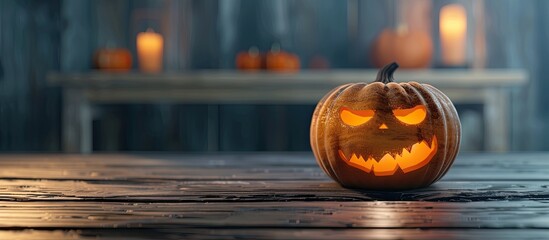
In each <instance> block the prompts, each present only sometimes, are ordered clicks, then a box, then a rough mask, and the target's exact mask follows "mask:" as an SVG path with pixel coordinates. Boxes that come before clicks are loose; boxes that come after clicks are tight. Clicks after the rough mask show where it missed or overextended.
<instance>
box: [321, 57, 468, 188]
mask: <svg viewBox="0 0 549 240" xmlns="http://www.w3.org/2000/svg"><path fill="white" fill-rule="evenodd" d="M397 68H398V65H397V64H396V63H392V64H389V65H387V66H385V67H384V68H383V69H381V70H380V72H379V73H378V76H377V79H376V80H375V81H374V82H372V83H351V84H346V85H342V86H339V87H337V88H335V89H333V90H332V91H331V92H329V93H328V94H327V95H326V96H325V97H324V98H323V99H322V100H321V101H320V102H319V103H318V105H317V107H316V109H315V112H314V114H313V118H312V122H311V147H312V149H313V153H314V155H315V157H316V159H317V162H318V164H319V165H320V167H321V168H322V169H323V170H324V171H325V172H326V173H327V174H328V175H329V176H330V177H331V178H332V179H334V180H335V181H337V182H339V183H340V184H341V185H343V186H345V187H350V188H366V189H386V190H388V189H412V188H419V187H426V186H429V185H431V184H432V183H434V182H436V181H437V180H439V179H440V178H441V177H442V176H443V175H444V174H445V173H446V171H448V169H449V168H450V166H451V165H452V163H453V161H454V159H455V157H456V155H457V152H458V149H459V142H460V136H461V124H460V121H459V117H458V115H457V112H456V109H455V108H454V105H453V104H452V102H451V101H450V100H449V99H448V97H446V95H444V94H443V93H442V92H440V91H439V90H438V89H436V88H434V87H433V86H431V85H428V84H420V83H417V82H407V83H395V82H393V73H394V71H395V70H396V69H397Z"/></svg>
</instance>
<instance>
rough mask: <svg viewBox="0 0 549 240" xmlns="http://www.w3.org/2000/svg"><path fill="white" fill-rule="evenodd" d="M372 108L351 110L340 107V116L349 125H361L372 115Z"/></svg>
mask: <svg viewBox="0 0 549 240" xmlns="http://www.w3.org/2000/svg"><path fill="white" fill-rule="evenodd" d="M374 113H375V112H374V111H373V110H352V109H349V108H345V107H344V108H341V113H340V117H341V120H342V121H343V123H345V124H347V125H349V126H358V125H362V124H364V123H366V122H368V121H370V119H372V118H373V117H374Z"/></svg>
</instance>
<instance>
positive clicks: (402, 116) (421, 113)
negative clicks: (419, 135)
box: [393, 105, 427, 125]
mask: <svg viewBox="0 0 549 240" xmlns="http://www.w3.org/2000/svg"><path fill="white" fill-rule="evenodd" d="M393 114H394V115H395V117H396V118H397V119H398V120H399V121H401V122H403V123H406V124H410V125H416V124H419V123H421V122H423V120H424V119H425V117H426V116H427V109H425V106H423V105H417V106H415V107H413V108H408V109H395V110H393Z"/></svg>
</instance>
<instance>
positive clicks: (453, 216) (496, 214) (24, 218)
mask: <svg viewBox="0 0 549 240" xmlns="http://www.w3.org/2000/svg"><path fill="white" fill-rule="evenodd" d="M548 203H549V202H548V201H493V202H465V203H455V202H437V203H433V202H409V201H398V202H394V201H384V202H257V203H253V204H250V203H238V202H236V203H158V202H157V203H124V202H100V201H98V202H91V203H86V202H68V201H55V202H0V207H1V208H0V220H1V221H0V229H6V230H7V229H24V228H34V229H55V228H64V229H76V228H170V227H194V228H197V227H201V228H272V229H278V228H331V229H352V228H357V229H387V228H389V229H397V228H399V229H415V228H425V229H440V228H443V229H444V228H455V229H479V228H489V229H528V228H536V229H549V205H548Z"/></svg>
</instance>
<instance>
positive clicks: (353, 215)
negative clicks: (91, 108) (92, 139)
mask: <svg viewBox="0 0 549 240" xmlns="http://www.w3.org/2000/svg"><path fill="white" fill-rule="evenodd" d="M548 158H549V153H531V154H525V153H522V154H518V153H517V154H462V155H460V156H459V157H458V159H457V160H456V164H455V165H454V166H453V168H452V170H451V171H450V173H449V174H448V176H447V177H446V178H445V179H443V180H442V181H440V182H438V183H436V184H435V185H433V186H431V187H429V188H424V189H419V190H413V191H392V192H382V191H358V190H351V189H345V188H342V187H340V186H339V185H337V184H336V183H335V182H333V181H332V180H330V179H328V178H327V177H326V176H325V175H324V173H323V172H322V171H321V170H320V169H319V167H318V166H316V163H315V162H314V159H313V157H312V155H311V154H310V153H291V154H290V153H277V154H273V153H260V154H257V153H240V154H164V155H153V154H135V155H116V154H102V155H101V154H97V155H1V156H0V176H1V177H2V179H0V239H334V238H337V239H371V238H375V239H441V238H444V239H476V238H483V239H484V238H495V239H536V238H544V237H546V236H548V234H549V177H548V176H549V174H548V172H547V171H548V169H549V161H547V159H548Z"/></svg>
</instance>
